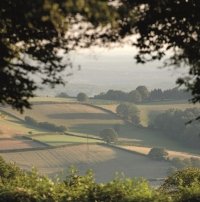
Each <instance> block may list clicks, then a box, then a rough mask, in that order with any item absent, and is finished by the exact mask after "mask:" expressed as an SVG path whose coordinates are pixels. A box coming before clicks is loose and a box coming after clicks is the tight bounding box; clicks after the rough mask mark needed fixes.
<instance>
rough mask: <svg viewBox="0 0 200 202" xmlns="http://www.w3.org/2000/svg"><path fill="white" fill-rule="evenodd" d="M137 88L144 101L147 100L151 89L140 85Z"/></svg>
mask: <svg viewBox="0 0 200 202" xmlns="http://www.w3.org/2000/svg"><path fill="white" fill-rule="evenodd" d="M136 90H137V91H138V92H139V93H140V95H141V97H142V101H144V100H146V99H147V98H148V97H149V91H148V89H147V87H146V86H138V87H137V88H136Z"/></svg>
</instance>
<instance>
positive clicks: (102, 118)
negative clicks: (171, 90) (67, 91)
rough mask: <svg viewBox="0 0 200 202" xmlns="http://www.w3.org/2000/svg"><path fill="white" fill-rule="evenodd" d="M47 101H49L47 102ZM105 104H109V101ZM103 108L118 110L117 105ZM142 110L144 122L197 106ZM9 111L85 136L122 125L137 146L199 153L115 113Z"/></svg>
mask: <svg viewBox="0 0 200 202" xmlns="http://www.w3.org/2000/svg"><path fill="white" fill-rule="evenodd" d="M40 99H41V100H40V101H42V98H40ZM48 99H49V100H48V101H55V100H54V99H52V100H51V99H50V98H48ZM55 99H57V98H55ZM44 101H46V99H45V100H44ZM103 104H105V102H104V103H103ZM101 106H102V107H105V108H107V109H110V110H113V111H114V110H115V107H116V104H112V105H110V104H108V105H101ZM138 107H139V108H140V110H141V112H142V113H143V122H144V117H145V116H146V117H147V118H149V117H148V116H149V114H150V113H153V112H156V113H161V112H162V111H164V110H167V109H169V108H178V109H185V108H188V107H193V105H189V104H184V103H171V102H170V103H152V104H148V105H139V106H138ZM6 110H8V111H9V112H10V113H13V114H15V115H16V116H18V117H20V118H23V116H26V115H27V116H31V117H33V118H35V119H36V120H38V121H48V122H52V123H54V124H57V125H65V126H67V127H68V128H69V129H70V131H73V132H77V133H81V134H83V135H84V134H91V135H98V134H99V131H101V130H102V129H105V128H110V127H113V125H114V124H116V123H120V124H121V125H122V126H121V130H120V133H119V136H120V137H123V138H128V139H129V140H131V141H132V143H133V144H134V145H136V146H147V147H156V146H160V147H165V148H166V149H170V150H177V151H184V152H194V153H198V151H194V150H192V149H189V148H185V146H183V145H181V144H179V143H178V142H175V141H173V140H171V139H169V138H168V137H165V136H163V135H162V134H161V133H160V132H157V131H153V130H150V129H146V128H136V127H134V126H130V125H124V123H123V121H121V120H119V119H117V118H116V117H115V116H114V115H112V114H109V113H106V112H104V111H102V110H99V109H95V108H93V107H89V106H85V105H81V104H75V103H71V104H69V103H68V104H42V105H34V107H33V110H28V111H26V112H25V114H24V115H21V114H19V113H17V112H16V111H13V110H12V109H8V108H7V109H6ZM148 121H149V120H148ZM12 124H13V123H12ZM18 125H19V127H22V126H20V123H18ZM23 127H24V126H23ZM23 127H22V128H23ZM28 130H29V131H30V128H29V129H27V128H26V130H25V131H24V132H26V131H28ZM44 141H45V140H44ZM51 141H53V140H51ZM55 141H56V138H55Z"/></svg>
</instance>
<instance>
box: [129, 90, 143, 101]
mask: <svg viewBox="0 0 200 202" xmlns="http://www.w3.org/2000/svg"><path fill="white" fill-rule="evenodd" d="M128 100H129V101H130V102H133V103H140V102H142V96H141V94H140V92H139V91H138V90H133V91H131V92H130V93H129V94H128Z"/></svg>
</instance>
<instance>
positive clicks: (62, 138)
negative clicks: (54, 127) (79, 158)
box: [33, 134, 101, 146]
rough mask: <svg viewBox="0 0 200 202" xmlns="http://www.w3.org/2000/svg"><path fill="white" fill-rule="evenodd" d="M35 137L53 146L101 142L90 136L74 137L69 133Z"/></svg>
mask: <svg viewBox="0 0 200 202" xmlns="http://www.w3.org/2000/svg"><path fill="white" fill-rule="evenodd" d="M33 139H35V140H38V141H40V142H44V143H46V144H48V145H51V146H58V145H65V144H70V143H87V142H88V143H96V142H101V141H100V140H95V139H90V138H88V139H87V138H81V137H74V136H68V135H58V134H57V135H56V134H54V135H52V134H50V135H41V136H35V137H33Z"/></svg>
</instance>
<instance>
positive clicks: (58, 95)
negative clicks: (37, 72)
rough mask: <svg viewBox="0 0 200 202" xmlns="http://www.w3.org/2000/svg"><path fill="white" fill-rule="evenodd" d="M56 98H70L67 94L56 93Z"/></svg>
mask: <svg viewBox="0 0 200 202" xmlns="http://www.w3.org/2000/svg"><path fill="white" fill-rule="evenodd" d="M56 97H61V98H70V96H69V95H68V94H67V93H64V92H61V93H58V94H57V95H56Z"/></svg>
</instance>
